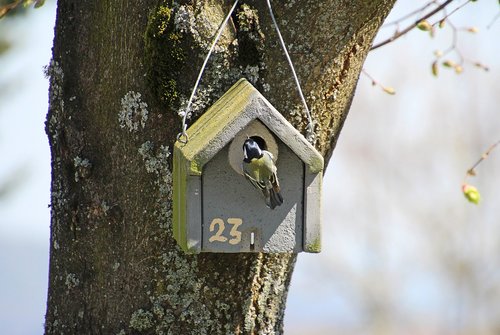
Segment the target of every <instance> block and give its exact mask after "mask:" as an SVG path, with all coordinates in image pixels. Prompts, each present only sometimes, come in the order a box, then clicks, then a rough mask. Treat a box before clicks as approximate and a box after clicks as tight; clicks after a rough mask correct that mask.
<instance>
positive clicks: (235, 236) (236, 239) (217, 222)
mask: <svg viewBox="0 0 500 335" xmlns="http://www.w3.org/2000/svg"><path fill="white" fill-rule="evenodd" d="M227 223H229V224H230V225H232V227H231V230H230V231H229V236H231V237H232V238H231V239H229V240H228V238H227V237H226V236H224V235H222V234H223V233H224V229H225V228H226V225H225V224H224V220H222V219H220V218H215V219H213V220H212V223H210V227H209V229H210V232H213V231H214V230H216V228H215V226H218V228H217V231H216V233H215V234H214V235H212V236H210V238H209V239H208V241H209V242H214V241H218V242H229V244H233V245H234V244H238V243H240V241H241V231H239V230H238V227H239V226H240V225H241V224H242V223H243V220H242V219H240V218H228V219H227Z"/></svg>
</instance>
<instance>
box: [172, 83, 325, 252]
mask: <svg viewBox="0 0 500 335" xmlns="http://www.w3.org/2000/svg"><path fill="white" fill-rule="evenodd" d="M187 135H188V137H187V138H188V141H187V142H186V143H182V142H180V141H177V142H176V144H175V147H174V170H173V179H174V180H173V187H174V188H173V231H174V237H175V239H176V240H177V242H178V243H179V245H180V246H181V247H182V249H183V250H184V251H185V252H188V253H199V252H223V253H236V252H265V253H297V252H301V251H306V252H320V249H321V240H320V235H321V220H320V205H321V182H322V176H323V157H322V156H321V155H320V154H319V153H318V152H317V151H316V149H315V148H314V147H313V146H312V145H311V144H310V143H309V142H307V140H306V139H305V138H304V137H303V136H302V135H301V134H300V133H299V132H298V131H297V130H296V129H295V128H294V127H293V126H292V125H291V124H290V123H288V121H287V120H286V119H285V118H284V117H283V116H282V115H281V114H280V113H279V112H278V111H277V110H276V109H275V108H274V107H273V106H272V105H271V104H270V103H269V101H267V100H266V99H265V98H264V97H263V96H262V95H261V94H260V93H259V92H258V91H257V90H256V89H255V88H254V87H253V86H252V85H251V84H250V83H249V82H248V81H246V80H245V79H241V80H239V81H238V82H237V83H236V84H235V85H234V86H233V87H231V88H230V89H229V91H227V92H226V93H225V94H224V95H223V96H222V97H221V98H220V99H219V100H218V101H217V102H216V103H215V104H214V105H213V106H212V107H210V108H209V109H208V110H207V111H206V112H205V113H204V114H203V115H202V116H201V117H200V118H199V119H198V120H197V121H196V122H195V123H194V124H193V125H191V126H190V127H189V129H188V130H187ZM249 138H251V139H253V140H254V141H255V143H257V144H258V145H259V147H260V148H262V150H266V151H267V152H269V153H271V154H272V158H273V159H274V164H275V166H276V168H277V177H278V180H279V193H280V194H281V197H282V198H283V202H282V204H281V205H279V206H276V207H275V208H271V207H268V206H267V205H266V201H265V198H264V196H263V193H262V192H260V191H259V189H257V188H255V187H254V186H253V185H252V183H251V182H249V180H247V178H245V176H244V172H243V167H242V163H243V159H244V152H243V144H244V143H245V141H246V140H247V139H249ZM270 156H271V155H270Z"/></svg>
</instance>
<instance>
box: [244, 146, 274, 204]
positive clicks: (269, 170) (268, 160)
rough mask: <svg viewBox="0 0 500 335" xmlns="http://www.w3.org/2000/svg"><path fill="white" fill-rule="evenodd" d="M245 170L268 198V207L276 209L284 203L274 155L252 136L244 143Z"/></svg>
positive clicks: (249, 178)
mask: <svg viewBox="0 0 500 335" xmlns="http://www.w3.org/2000/svg"><path fill="white" fill-rule="evenodd" d="M243 157H244V158H243V164H242V167H243V172H244V174H245V177H246V178H247V179H248V180H249V181H250V182H251V183H252V185H253V186H255V188H257V189H258V190H260V191H261V192H262V194H263V195H264V198H265V199H266V205H267V207H269V208H271V209H274V208H275V207H276V206H279V205H281V204H282V203H283V197H282V196H281V194H280V185H279V182H278V176H277V175H276V165H275V164H274V160H273V155H272V154H271V153H270V152H269V151H267V150H262V149H261V148H260V147H259V144H258V143H257V142H256V141H255V140H254V139H252V138H248V139H246V140H245V143H243Z"/></svg>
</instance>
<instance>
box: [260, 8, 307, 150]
mask: <svg viewBox="0 0 500 335" xmlns="http://www.w3.org/2000/svg"><path fill="white" fill-rule="evenodd" d="M267 7H269V14H271V19H272V20H273V24H274V28H275V29H276V33H277V34H278V38H279V40H280V43H281V47H282V48H283V52H284V53H285V56H286V60H287V61H288V65H290V69H291V70H292V74H293V79H295V85H296V86H297V90H298V91H299V95H300V99H301V100H302V103H303V104H304V109H305V110H306V116H307V122H308V125H307V129H306V131H307V138H308V140H311V138H312V135H313V134H314V127H313V120H312V116H311V111H310V110H309V107H307V102H306V99H305V98H304V94H303V93H302V88H301V87H300V82H299V78H298V77H297V73H296V72H295V68H294V67H293V63H292V59H291V58H290V55H289V54H288V50H287V49H286V45H285V41H284V40H283V37H282V36H281V32H280V29H279V28H278V23H277V22H276V18H275V17H274V13H273V8H272V7H271V1H270V0H267Z"/></svg>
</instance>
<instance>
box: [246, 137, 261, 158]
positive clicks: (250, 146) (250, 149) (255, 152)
mask: <svg viewBox="0 0 500 335" xmlns="http://www.w3.org/2000/svg"><path fill="white" fill-rule="evenodd" d="M243 157H244V159H243V160H244V161H245V162H250V161H251V160H252V159H253V158H261V157H262V150H261V148H260V147H259V144H257V142H256V141H255V140H254V139H253V138H248V139H246V140H245V143H243Z"/></svg>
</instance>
